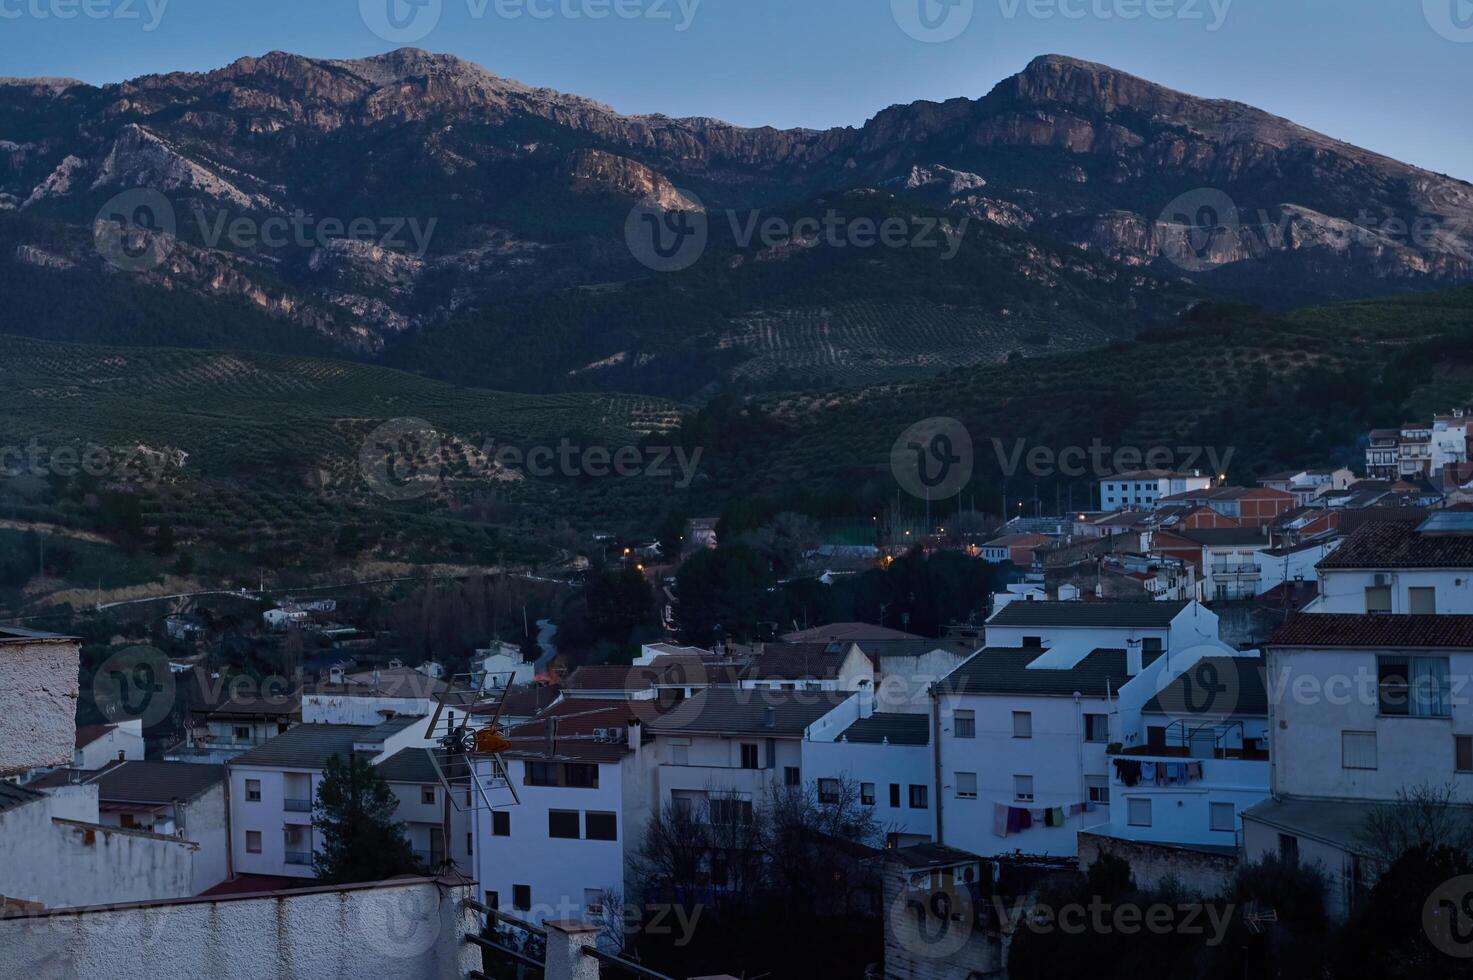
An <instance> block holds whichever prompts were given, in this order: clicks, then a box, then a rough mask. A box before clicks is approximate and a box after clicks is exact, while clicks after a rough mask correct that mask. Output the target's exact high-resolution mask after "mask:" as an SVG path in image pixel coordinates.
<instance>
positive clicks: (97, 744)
mask: <svg viewBox="0 0 1473 980" xmlns="http://www.w3.org/2000/svg"><path fill="white" fill-rule="evenodd" d="M143 749H144V747H143V721H142V719H139V718H133V719H130V720H128V721H122V722H119V723H118V726H117V727H116V728H114V729H113V730H112V731H110V732H108V733H107V734H105V735H103V736H102V737H101V738H96V739H93V740H92V741H91V742H88V743H87V744H86V745H84V746H82V747H81V748H79V749H77V750H76V752H75V753H73V757H72V766H73V768H76V769H87V770H97V769H101V768H102V767H103V766H105V765H107V764H108V763H110V762H117V761H118V760H119V759H135V760H138V759H142V758H143Z"/></svg>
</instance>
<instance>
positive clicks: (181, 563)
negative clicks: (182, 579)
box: [174, 551, 194, 576]
mask: <svg viewBox="0 0 1473 980" xmlns="http://www.w3.org/2000/svg"><path fill="white" fill-rule="evenodd" d="M174 574H175V575H179V576H186V575H193V574H194V553H193V552H191V551H181V552H179V557H178V558H175V559H174Z"/></svg>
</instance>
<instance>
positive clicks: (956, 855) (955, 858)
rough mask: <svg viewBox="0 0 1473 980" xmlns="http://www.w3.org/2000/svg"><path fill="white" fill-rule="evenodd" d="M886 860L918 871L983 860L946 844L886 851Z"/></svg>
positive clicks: (915, 845) (912, 846)
mask: <svg viewBox="0 0 1473 980" xmlns="http://www.w3.org/2000/svg"><path fill="white" fill-rule="evenodd" d="M885 859H886V860H888V861H898V862H899V863H900V864H902V865H904V866H905V867H907V868H911V869H913V870H917V871H919V870H922V869H928V868H929V869H935V868H949V867H953V866H955V865H958V864H971V863H972V862H974V861H980V860H981V858H979V857H978V856H977V855H975V854H973V853H971V852H970V851H960V850H957V849H956V848H955V847H948V846H947V845H945V844H913V845H911V846H910V847H899V848H896V849H894V850H891V851H886V852H885Z"/></svg>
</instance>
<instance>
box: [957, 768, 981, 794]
mask: <svg viewBox="0 0 1473 980" xmlns="http://www.w3.org/2000/svg"><path fill="white" fill-rule="evenodd" d="M956 798H957V799H959V800H975V799H976V798H977V774H976V773H975V772H959V773H957V774H956Z"/></svg>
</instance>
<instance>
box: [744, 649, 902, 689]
mask: <svg viewBox="0 0 1473 980" xmlns="http://www.w3.org/2000/svg"><path fill="white" fill-rule="evenodd" d="M874 684H875V665H874V663H873V661H871V660H870V658H869V657H867V656H865V654H864V652H863V651H862V650H860V648H859V644H857V643H853V642H845V641H842V640H836V641H834V642H832V643H772V644H768V645H767V646H765V647H764V648H763V649H762V650H761V652H760V653H758V654H757V656H756V657H755V658H753V660H752V664H751V666H750V667H748V668H747V670H746V671H745V672H744V673H743V674H742V680H741V686H742V687H744V688H747V689H749V690H751V689H755V688H767V689H769V690H778V691H857V690H859V689H860V688H861V687H866V688H869V689H871V690H873V688H874Z"/></svg>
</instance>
